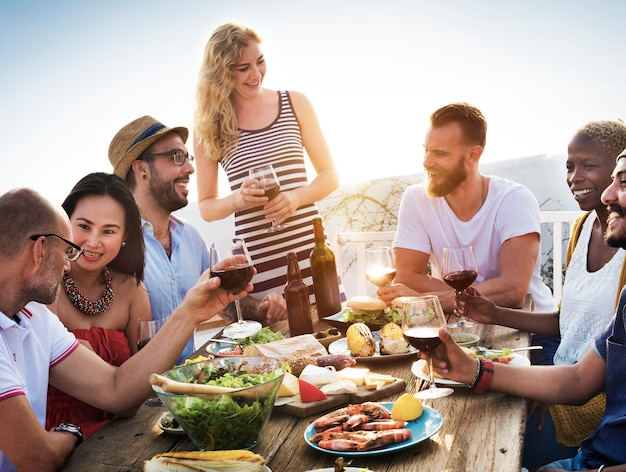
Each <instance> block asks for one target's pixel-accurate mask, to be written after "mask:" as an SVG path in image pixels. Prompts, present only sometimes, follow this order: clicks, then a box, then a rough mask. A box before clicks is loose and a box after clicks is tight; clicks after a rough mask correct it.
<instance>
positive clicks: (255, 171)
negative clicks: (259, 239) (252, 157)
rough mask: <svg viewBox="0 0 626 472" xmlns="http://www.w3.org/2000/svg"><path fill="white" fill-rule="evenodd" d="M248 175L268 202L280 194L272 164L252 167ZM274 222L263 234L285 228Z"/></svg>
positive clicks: (278, 183)
mask: <svg viewBox="0 0 626 472" xmlns="http://www.w3.org/2000/svg"><path fill="white" fill-rule="evenodd" d="M248 175H249V177H250V178H251V179H255V180H256V181H257V182H258V183H259V184H258V185H259V188H260V189H263V190H264V191H265V196H266V197H267V198H268V201H271V200H272V199H273V198H275V197H276V196H277V195H278V194H279V193H280V182H279V180H278V177H277V176H276V172H274V167H272V164H267V165H264V166H261V167H253V168H252V169H250V170H249V171H248ZM275 222H276V220H274V219H272V225H271V226H270V227H269V228H268V229H266V230H265V231H264V233H275V232H278V231H280V230H282V229H285V228H286V225H284V224H281V225H277V224H275Z"/></svg>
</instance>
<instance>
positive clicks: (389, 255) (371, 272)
mask: <svg viewBox="0 0 626 472" xmlns="http://www.w3.org/2000/svg"><path fill="white" fill-rule="evenodd" d="M395 276H396V264H395V262H394V259H393V249H392V248H390V247H389V246H377V247H370V248H367V249H366V250H365V278H366V279H367V280H368V281H369V282H371V283H372V284H374V285H376V286H377V287H384V286H385V285H389V284H390V283H391V281H392V280H393V279H394V277H395Z"/></svg>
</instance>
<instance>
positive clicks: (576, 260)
mask: <svg viewBox="0 0 626 472" xmlns="http://www.w3.org/2000/svg"><path fill="white" fill-rule="evenodd" d="M596 219H597V216H596V213H595V211H594V212H592V213H590V214H589V215H588V216H587V218H586V219H585V222H584V223H583V227H582V229H581V230H580V235H579V236H578V242H577V243H576V247H575V248H574V253H573V254H572V258H571V259H570V262H569V265H568V266H567V272H566V275H565V282H564V284H563V298H562V301H561V313H560V315H559V330H560V332H561V342H560V344H559V347H558V349H557V351H556V353H555V354H554V364H555V365H563V364H566V365H567V364H574V363H576V362H578V361H579V360H580V359H581V358H582V357H583V355H585V353H586V352H587V351H588V350H589V348H590V347H591V346H593V343H594V341H595V338H596V337H597V336H599V335H600V334H601V333H602V331H604V328H606V325H607V324H609V322H610V321H611V318H613V314H614V313H615V299H616V297H617V291H618V289H619V288H620V287H618V285H619V276H620V272H621V270H622V264H623V263H624V254H626V252H625V251H624V250H623V249H621V248H620V249H619V250H617V252H616V253H615V255H613V257H612V258H611V260H610V261H609V262H607V263H606V264H605V265H604V267H602V268H601V269H599V270H597V271H595V272H588V271H587V254H588V251H589V241H590V239H591V230H592V229H593V223H594V222H595V221H596Z"/></svg>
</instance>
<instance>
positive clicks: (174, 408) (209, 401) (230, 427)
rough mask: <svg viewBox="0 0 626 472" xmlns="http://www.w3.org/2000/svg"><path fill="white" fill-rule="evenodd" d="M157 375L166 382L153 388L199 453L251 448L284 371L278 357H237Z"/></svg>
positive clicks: (255, 442)
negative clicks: (201, 451)
mask: <svg viewBox="0 0 626 472" xmlns="http://www.w3.org/2000/svg"><path fill="white" fill-rule="evenodd" d="M156 377H159V378H161V379H163V378H164V379H166V380H165V381H161V382H160V383H159V384H156V383H153V385H152V389H153V390H154V391H155V392H156V394H157V395H158V397H159V398H160V399H161V400H162V401H163V403H164V404H165V406H167V408H168V410H169V411H170V412H171V413H172V415H173V416H174V418H176V421H177V422H178V424H180V426H181V427H182V428H183V429H184V430H185V432H186V433H187V436H189V438H190V439H191V440H192V441H193V443H194V444H195V445H196V447H197V448H198V449H200V450H203V451H204V450H225V449H250V448H252V447H254V446H256V445H257V444H258V443H259V441H260V440H261V438H262V435H263V431H264V430H265V427H266V426H267V422H268V421H269V418H270V415H271V413H272V409H273V406H274V401H275V399H276V396H277V394H278V390H279V388H280V385H281V383H282V379H283V377H284V372H283V371H282V362H281V361H279V360H278V359H274V358H268V357H246V356H240V357H218V358H215V359H208V360H204V361H200V362H194V363H189V364H185V365H181V366H178V367H175V368H174V369H172V370H169V371H167V372H165V373H163V374H162V375H161V376H156ZM168 381H169V382H168ZM185 385H187V386H188V387H189V388H188V390H187V391H185V388H184V386H185ZM170 386H175V388H169V387H170ZM204 391H206V392H207V393H204ZM212 391H213V392H216V393H210V392H212Z"/></svg>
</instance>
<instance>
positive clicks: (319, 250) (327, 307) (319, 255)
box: [311, 218, 341, 319]
mask: <svg viewBox="0 0 626 472" xmlns="http://www.w3.org/2000/svg"><path fill="white" fill-rule="evenodd" d="M313 235H314V236H315V247H313V250H312V251H311V271H312V273H313V290H314V292H315V304H316V305H317V315H318V317H319V319H322V318H324V317H326V316H330V315H334V314H335V313H339V312H340V311H341V298H340V297H339V281H338V278H337V266H336V264H335V254H334V253H333V250H332V249H331V248H330V246H329V245H328V244H327V243H326V238H325V237H324V227H323V226H322V219H321V218H313Z"/></svg>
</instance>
